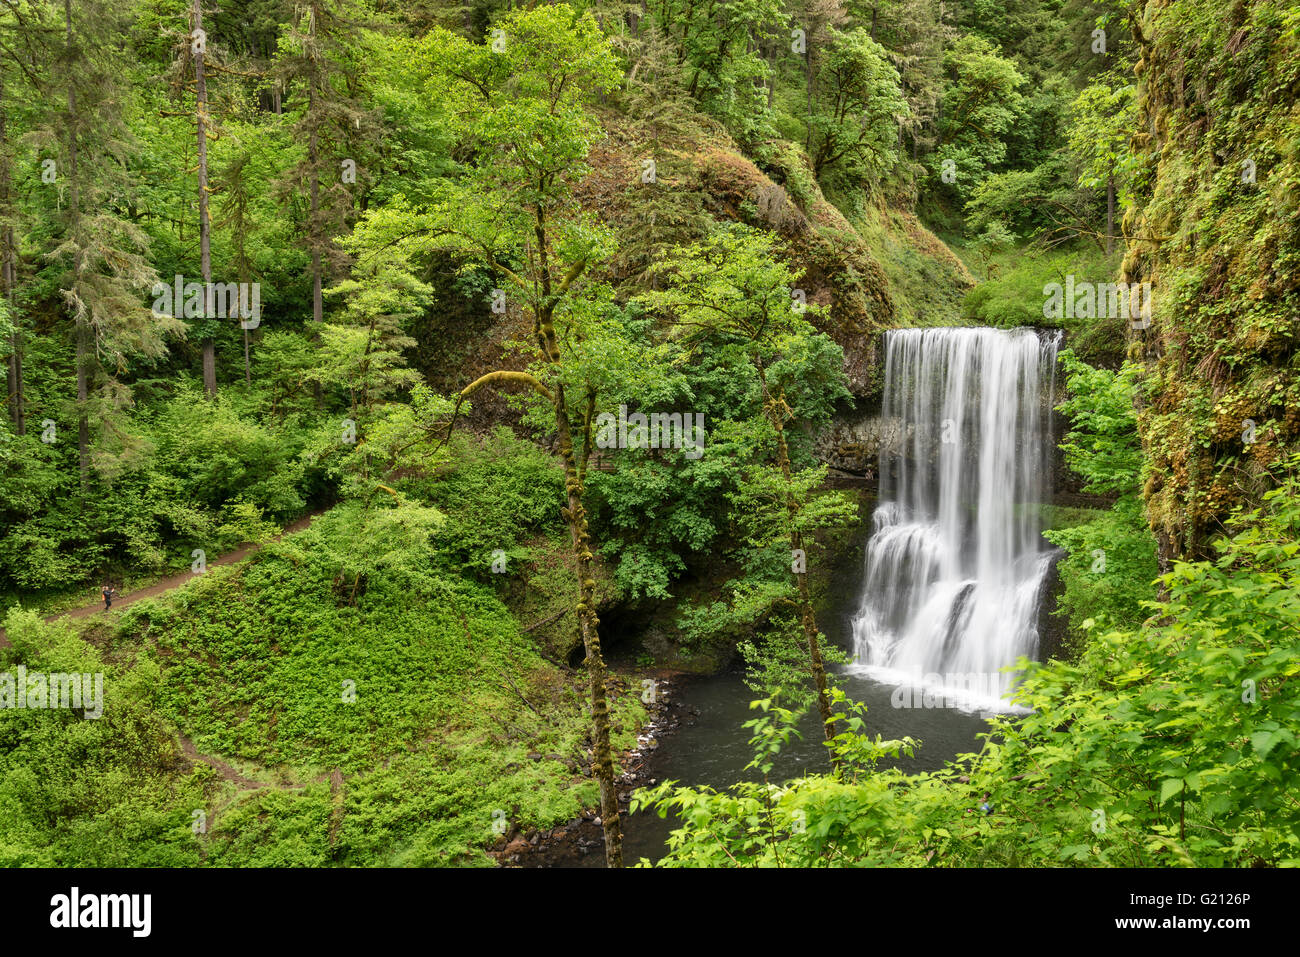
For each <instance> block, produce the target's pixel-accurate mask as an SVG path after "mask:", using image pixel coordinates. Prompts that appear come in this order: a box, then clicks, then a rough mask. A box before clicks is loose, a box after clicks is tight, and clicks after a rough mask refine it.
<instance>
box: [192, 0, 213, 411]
mask: <svg viewBox="0 0 1300 957" xmlns="http://www.w3.org/2000/svg"><path fill="white" fill-rule="evenodd" d="M193 20H194V26H193V30H194V31H201V30H202V29H203V3H202V0H194V8H193ZM192 35H193V34H191V36H192ZM193 49H194V89H195V93H196V104H195V109H194V117H195V124H194V125H195V127H196V129H197V130H198V144H199V271H200V272H201V273H202V274H203V290H204V310H203V312H204V318H205V319H206V320H207V321H209V322H211V321H212V319H213V315H212V313H213V312H214V311H215V310H214V309H213V305H214V303H213V296H212V220H211V217H210V216H209V214H208V81H207V77H206V76H205V75H204V72H203V54H204V47H203V46H202V45H195V46H194V47H193ZM203 388H204V391H206V392H207V394H208V396H209V398H211V397H213V396H215V395H216V394H217V345H216V341H215V340H214V339H213V337H212V336H206V337H204V339H203Z"/></svg>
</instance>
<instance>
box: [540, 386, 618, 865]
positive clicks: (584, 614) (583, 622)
mask: <svg viewBox="0 0 1300 957" xmlns="http://www.w3.org/2000/svg"><path fill="white" fill-rule="evenodd" d="M555 427H556V431H557V432H558V433H559V438H560V454H561V455H562V456H563V457H564V486H565V490H566V495H567V499H568V509H567V518H568V522H569V535H570V538H571V539H572V541H573V553H574V555H575V556H576V558H577V568H578V606H577V612H578V626H579V628H580V629H581V631H582V645H583V647H584V648H585V649H586V652H587V679H588V684H589V685H590V690H591V723H592V731H593V735H592V737H593V742H592V751H593V754H594V757H595V765H596V777H597V779H598V780H599V781H600V823H601V827H602V828H603V829H604V831H605V863H606V864H607V865H608V866H609V867H622V866H623V831H622V822H621V821H620V820H619V813H618V793H617V792H616V791H615V789H614V753H613V750H612V749H611V748H610V743H609V702H608V700H607V699H606V693H605V659H604V658H603V657H602V656H601V653H600V631H599V625H600V621H599V620H598V619H597V618H596V582H595V580H594V579H593V577H592V567H591V563H592V557H593V556H592V552H591V536H590V535H589V534H588V532H587V513H586V510H585V508H584V507H583V504H582V478H581V477H580V476H579V475H578V466H577V461H576V459H575V456H574V451H573V434H572V432H571V430H570V428H569V410H568V406H567V403H566V402H565V398H564V386H563V385H561V384H559V383H557V384H556V386H555Z"/></svg>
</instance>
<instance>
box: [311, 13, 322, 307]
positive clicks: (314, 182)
mask: <svg viewBox="0 0 1300 957" xmlns="http://www.w3.org/2000/svg"><path fill="white" fill-rule="evenodd" d="M311 35H312V36H313V37H315V36H316V17H315V14H314V13H313V15H312V18H311ZM315 111H316V66H315V63H313V64H312V74H311V80H310V82H309V83H308V85H307V115H308V116H309V117H311V120H310V122H311V132H310V133H309V134H308V135H307V165H308V166H309V167H310V168H311V219H310V221H309V225H308V227H307V230H308V234H309V235H310V237H311V318H312V321H313V322H324V321H325V298H324V295H323V294H322V292H321V253H320V250H321V243H322V242H324V239H323V238H322V237H321V236H320V235H319V233H320V222H319V215H320V169H319V168H318V164H319V162H320V142H319V140H318V138H317V133H316V117H315Z"/></svg>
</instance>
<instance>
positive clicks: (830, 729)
mask: <svg viewBox="0 0 1300 957" xmlns="http://www.w3.org/2000/svg"><path fill="white" fill-rule="evenodd" d="M755 365H756V366H757V368H758V378H759V382H760V383H761V385H762V387H763V411H764V412H765V413H766V414H767V420H768V422H769V423H771V425H772V429H773V431H774V432H775V433H776V458H777V465H778V466H780V469H781V478H782V480H783V484H784V486H785V511H786V527H787V529H788V533H789V536H790V555H791V562H790V571H791V574H793V575H794V580H795V584H796V586H798V589H799V622H800V624H801V625H802V627H803V636H804V641H805V642H806V643H807V645H808V660H809V662H810V664H811V667H812V676H813V683H814V684H815V685H816V686H817V711H818V712H819V713H820V714H821V719H822V733H823V734H824V735H825V736H826V740H827V741H829V740H831V739H832V738H833V737H835V716H834V715H833V714H832V713H831V700H830V695H829V694H828V693H827V691H826V663H825V661H823V659H822V650H821V642H820V640H819V638H818V634H819V632H818V629H817V613H816V612H815V611H814V610H813V602H812V591H811V589H809V587H808V564H807V554H808V553H807V551H806V550H805V549H804V543H803V534H802V533H801V532H800V531H799V529H798V527H797V519H798V517H799V509H800V504H799V500H798V498H797V497H796V496H795V494H794V477H793V474H792V471H791V468H790V448H789V446H788V445H787V443H786V440H785V412H786V410H787V409H788V406H787V405H786V403H785V396H784V395H781V396H777V397H773V396H772V395H771V394H770V393H769V391H768V388H767V372H766V371H765V370H764V368H763V364H762V362H759V361H757V360H756V361H755Z"/></svg>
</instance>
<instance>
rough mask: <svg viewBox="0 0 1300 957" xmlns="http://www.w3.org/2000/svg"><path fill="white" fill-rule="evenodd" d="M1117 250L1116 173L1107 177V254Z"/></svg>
mask: <svg viewBox="0 0 1300 957" xmlns="http://www.w3.org/2000/svg"><path fill="white" fill-rule="evenodd" d="M1114 251H1115V174H1114V173H1112V174H1111V175H1110V176H1107V177H1106V255H1107V256H1109V255H1110V254H1111V253H1113V252H1114Z"/></svg>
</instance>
